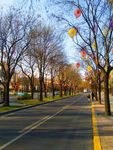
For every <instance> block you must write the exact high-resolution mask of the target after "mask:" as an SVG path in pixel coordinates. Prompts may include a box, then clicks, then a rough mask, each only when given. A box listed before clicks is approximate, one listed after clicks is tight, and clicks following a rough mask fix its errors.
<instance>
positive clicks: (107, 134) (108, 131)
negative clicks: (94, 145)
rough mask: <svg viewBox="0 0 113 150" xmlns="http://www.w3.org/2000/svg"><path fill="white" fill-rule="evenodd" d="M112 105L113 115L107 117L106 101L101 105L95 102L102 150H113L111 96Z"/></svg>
mask: <svg viewBox="0 0 113 150" xmlns="http://www.w3.org/2000/svg"><path fill="white" fill-rule="evenodd" d="M102 99H103V96H102ZM110 103H111V112H112V115H111V116H105V108H104V101H102V104H101V105H100V104H98V102H93V104H94V111H95V117H96V123H97V128H98V134H99V137H100V144H101V148H102V150H113V96H110Z"/></svg>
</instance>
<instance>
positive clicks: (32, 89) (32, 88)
mask: <svg viewBox="0 0 113 150" xmlns="http://www.w3.org/2000/svg"><path fill="white" fill-rule="evenodd" d="M31 98H32V99H33V98H34V86H33V85H31Z"/></svg>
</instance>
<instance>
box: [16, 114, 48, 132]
mask: <svg viewBox="0 0 113 150" xmlns="http://www.w3.org/2000/svg"><path fill="white" fill-rule="evenodd" d="M48 117H49V116H45V117H43V118H42V119H40V120H38V121H37V122H35V123H33V124H31V125H29V126H27V127H25V128H24V129H22V130H21V131H19V132H18V133H23V132H25V131H26V130H28V129H30V128H32V127H33V126H34V125H36V124H38V123H40V122H42V121H43V120H45V119H47V118H48Z"/></svg>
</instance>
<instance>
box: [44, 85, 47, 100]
mask: <svg viewBox="0 0 113 150" xmlns="http://www.w3.org/2000/svg"><path fill="white" fill-rule="evenodd" d="M44 94H45V97H46V98H47V89H46V83H44Z"/></svg>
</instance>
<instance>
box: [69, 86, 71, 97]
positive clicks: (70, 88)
mask: <svg viewBox="0 0 113 150" xmlns="http://www.w3.org/2000/svg"><path fill="white" fill-rule="evenodd" d="M69 95H71V87H69Z"/></svg>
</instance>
